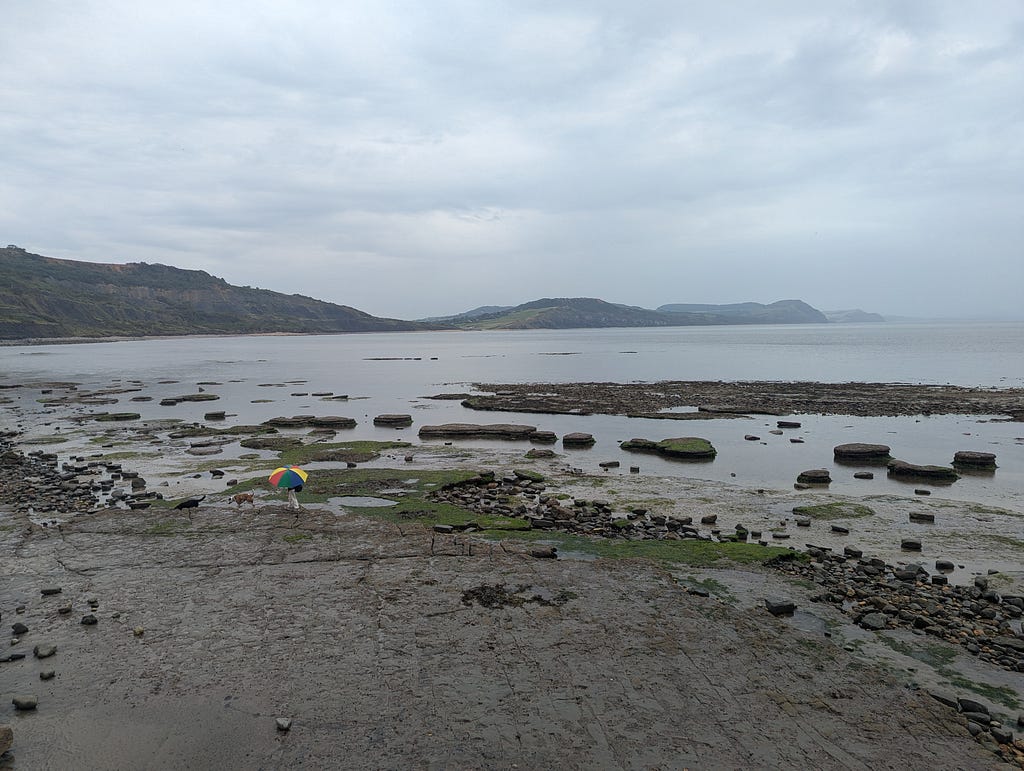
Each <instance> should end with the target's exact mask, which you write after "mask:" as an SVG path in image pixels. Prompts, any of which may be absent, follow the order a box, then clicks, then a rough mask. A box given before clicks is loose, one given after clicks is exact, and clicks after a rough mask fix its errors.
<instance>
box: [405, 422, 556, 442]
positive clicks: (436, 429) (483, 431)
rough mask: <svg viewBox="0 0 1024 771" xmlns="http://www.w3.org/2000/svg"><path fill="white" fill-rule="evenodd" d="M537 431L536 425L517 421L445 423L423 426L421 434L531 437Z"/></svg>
mask: <svg viewBox="0 0 1024 771" xmlns="http://www.w3.org/2000/svg"><path fill="white" fill-rule="evenodd" d="M536 431H537V427H536V426H526V425H518V424H515V423H485V424H477V423H443V424H441V425H439V426H422V427H421V428H420V430H419V435H420V436H421V437H423V438H424V439H428V438H446V439H460V438H472V439H481V438H482V439H486V438H494V439H529V438H530V437H531V436H532V435H533V434H534V433H536Z"/></svg>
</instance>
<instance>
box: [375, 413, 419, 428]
mask: <svg viewBox="0 0 1024 771" xmlns="http://www.w3.org/2000/svg"><path fill="white" fill-rule="evenodd" d="M373 425H375V426H388V427H392V428H404V427H405V426H411V425H412V415H399V414H385V415H378V416H377V417H375V418H374V419H373Z"/></svg>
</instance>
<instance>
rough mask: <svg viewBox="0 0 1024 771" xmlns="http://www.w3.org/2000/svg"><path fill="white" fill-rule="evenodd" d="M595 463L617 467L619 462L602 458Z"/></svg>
mask: <svg viewBox="0 0 1024 771" xmlns="http://www.w3.org/2000/svg"><path fill="white" fill-rule="evenodd" d="M597 465H598V466H600V467H601V468H618V467H619V462H618V461H617V460H603V461H601V462H600V463H598V464H597Z"/></svg>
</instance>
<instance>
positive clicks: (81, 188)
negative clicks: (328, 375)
mask: <svg viewBox="0 0 1024 771" xmlns="http://www.w3.org/2000/svg"><path fill="white" fill-rule="evenodd" d="M634 6H635V7H634ZM737 19H739V20H740V22H739V23H738V22H737ZM10 20H11V22H12V24H13V26H12V25H8V28H7V31H5V32H4V33H0V34H2V35H3V37H2V38H0V98H2V99H3V100H4V103H5V110H4V111H3V113H2V114H0V146H2V147H4V148H5V150H4V152H3V154H0V229H2V230H3V231H4V237H5V238H6V242H12V243H19V244H21V245H23V246H25V247H26V248H29V249H31V250H33V251H38V252H41V253H46V254H52V255H54V256H66V257H76V258H81V259H95V260H113V261H117V260H133V259H135V260H138V259H141V260H146V261H148V262H167V263H170V264H176V265H180V266H181V267H192V268H203V269H206V270H209V271H210V272H213V273H216V274H218V275H223V276H224V277H225V278H227V279H228V280H230V281H233V282H235V283H242V284H252V285H261V279H260V277H261V276H265V275H268V274H270V273H271V272H272V271H273V268H274V266H275V265H279V264H280V263H281V262H282V261H283V260H287V261H289V262H290V263H292V264H294V265H295V266H296V267H297V268H305V269H299V270H295V271H294V273H293V275H290V276H289V277H286V278H284V279H280V278H279V279H278V280H277V283H276V284H275V286H274V288H277V289H281V290H283V291H296V292H302V293H304V294H311V295H315V296H321V297H323V298H324V299H328V300H332V301H335V302H341V303H345V304H348V305H354V306H356V307H359V308H363V309H364V310H367V311H370V312H373V313H379V314H381V315H390V316H404V317H412V316H418V315H428V314H435V313H444V312H454V311H457V310H461V309H465V308H468V307H472V306H475V305H479V304H484V303H492V302H500V303H515V302H521V301H524V300H527V299H532V298H533V297H535V296H540V295H544V294H565V295H591V296H602V297H605V298H606V299H609V300H613V301H620V302H630V303H633V304H639V305H657V304H660V303H663V302H671V301H705V300H706V301H711V302H714V301H721V302H726V301H739V300H747V299H753V300H762V301H770V300H774V299H779V298H781V297H790V296H800V297H802V298H803V299H806V300H808V301H809V302H811V303H813V304H816V305H819V306H856V305H859V306H862V307H866V308H868V309H869V310H879V311H882V312H892V313H899V312H905V313H922V314H930V313H939V312H941V311H942V309H944V308H950V307H954V306H955V307H961V306H962V307H963V312H965V313H970V312H975V313H982V312H985V311H988V310H998V311H1000V312H1007V313H1010V312H1014V311H1017V310H1019V309H1018V306H1019V301H1018V300H1017V298H1016V297H1015V291H1011V290H1010V286H1011V285H1012V282H1013V281H1014V280H1015V281H1016V284H1017V285H1019V283H1020V279H1021V278H1024V276H1022V271H1024V268H1022V267H1021V265H1022V262H1024V261H1021V260H1020V259H1019V253H1018V244H1019V243H1020V242H1021V240H1022V238H1021V237H1022V236H1024V225H1022V224H1021V221H1020V217H1019V215H1018V214H1017V212H1019V211H1020V210H1021V209H1022V206H1021V204H1022V203H1024V201H1022V197H1024V196H1022V190H1021V185H1020V180H1021V179H1022V178H1024V174H1022V172H1024V149H1022V146H1021V144H1020V141H1019V137H1020V136H1021V135H1022V129H1024V106H1022V105H1024V98H1022V97H1024V67H1022V66H1021V65H1022V64H1024V62H1022V58H1024V11H1022V9H1021V8H1020V7H1019V6H1016V5H1013V4H996V5H992V6H989V7H988V9H987V12H986V13H985V14H978V13H976V12H974V11H972V10H971V9H969V8H967V7H966V6H963V5H961V4H958V3H954V2H917V3H897V2H892V3H882V4H873V5H864V4H861V3H852V2H851V3H837V4H829V5H827V6H824V5H822V4H820V3H812V2H787V3H782V4H771V5H770V6H765V4H763V3H754V2H748V3H737V4H732V3H730V4H728V6H726V5H725V4H709V3H675V2H652V3H642V4H633V5H632V6H631V5H625V4H622V3H617V2H610V0H609V2H598V3H592V2H588V3H582V2H580V3H574V2H563V3H540V2H532V3H505V4H487V5H472V4H462V3H431V4H418V3H385V4H355V3H327V2H324V3H316V2H301V3H284V2H280V3H279V2H272V1H268V2H263V3H257V4H248V3H246V4H242V3H238V4H230V3H227V4H225V3H217V4H205V3H185V4H183V5H178V4H175V5H173V6H161V5H157V4H150V3H141V4H128V3H121V2H95V3H88V4H77V5H75V6H74V7H73V8H69V7H68V6H66V5H63V4H48V3H37V4H31V5H29V4H21V5H18V6H16V7H15V8H14V9H13V10H12V13H11V16H10ZM965 255H974V256H975V258H977V256H978V255H983V256H984V264H985V265H987V266H988V268H989V270H990V271H991V272H992V273H997V274H998V275H1000V276H1001V277H1002V279H1001V280H999V281H995V282H993V281H990V280H987V279H986V278H985V277H984V276H982V275H976V274H975V273H971V272H969V271H964V270H963V266H964V265H965ZM883 276H884V280H883V278H882V277H883ZM311 277H315V278H312V279H311ZM954 277H955V278H954ZM282 281H283V284H282ZM383 287H386V288H383ZM666 292H671V294H666ZM968 293H972V294H973V295H974V296H975V297H976V299H974V300H971V301H969V302H966V303H965V302H964V300H963V298H964V297H965V295H967V294H968Z"/></svg>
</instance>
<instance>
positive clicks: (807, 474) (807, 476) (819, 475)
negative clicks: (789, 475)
mask: <svg viewBox="0 0 1024 771" xmlns="http://www.w3.org/2000/svg"><path fill="white" fill-rule="evenodd" d="M796 481H797V482H799V483H800V484H805V485H827V484H829V483H830V482H831V481H832V476H831V475H830V474H829V472H828V469H824V468H812V469H808V470H807V471H801V472H800V473H799V474H798V475H797V478H796Z"/></svg>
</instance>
